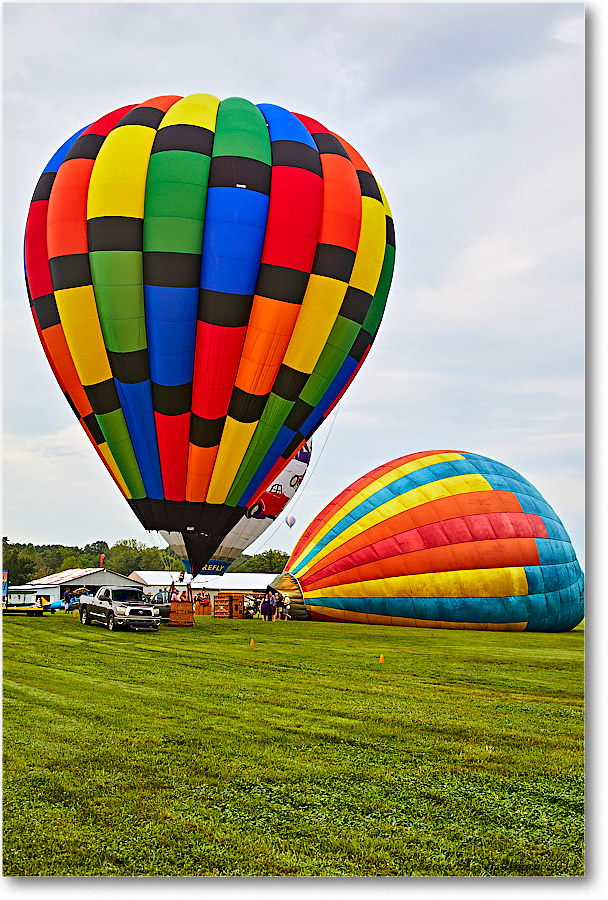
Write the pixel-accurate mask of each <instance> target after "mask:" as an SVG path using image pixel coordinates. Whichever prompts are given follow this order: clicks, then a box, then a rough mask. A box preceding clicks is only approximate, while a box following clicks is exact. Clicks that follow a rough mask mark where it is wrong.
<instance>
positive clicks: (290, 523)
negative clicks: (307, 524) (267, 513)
mask: <svg viewBox="0 0 608 900" xmlns="http://www.w3.org/2000/svg"><path fill="white" fill-rule="evenodd" d="M285 522H286V524H287V526H288V527H289V528H293V526H294V525H295V524H296V517H295V516H287V517H286V518H285Z"/></svg>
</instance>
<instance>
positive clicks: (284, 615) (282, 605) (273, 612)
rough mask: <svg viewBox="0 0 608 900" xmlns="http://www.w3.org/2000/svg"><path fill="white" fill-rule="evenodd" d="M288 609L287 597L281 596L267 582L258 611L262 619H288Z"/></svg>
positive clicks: (270, 620) (271, 620)
mask: <svg viewBox="0 0 608 900" xmlns="http://www.w3.org/2000/svg"><path fill="white" fill-rule="evenodd" d="M289 610H290V603H289V597H285V596H283V594H281V593H280V592H279V591H277V590H276V588H273V587H272V585H270V584H269V585H268V586H267V588H266V591H265V592H264V596H263V597H262V602H261V603H260V613H261V614H262V618H263V619H264V621H265V622H276V620H277V619H290V618H291V615H290V611H289Z"/></svg>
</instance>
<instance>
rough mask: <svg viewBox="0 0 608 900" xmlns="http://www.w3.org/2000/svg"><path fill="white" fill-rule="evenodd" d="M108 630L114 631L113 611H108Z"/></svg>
mask: <svg viewBox="0 0 608 900" xmlns="http://www.w3.org/2000/svg"><path fill="white" fill-rule="evenodd" d="M108 631H116V622H115V621H114V613H108Z"/></svg>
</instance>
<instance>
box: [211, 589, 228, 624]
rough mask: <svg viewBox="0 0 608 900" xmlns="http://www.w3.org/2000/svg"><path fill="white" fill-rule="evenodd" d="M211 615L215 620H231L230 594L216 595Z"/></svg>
mask: <svg viewBox="0 0 608 900" xmlns="http://www.w3.org/2000/svg"><path fill="white" fill-rule="evenodd" d="M213 615H214V616H215V618H216V619H231V618H232V597H231V595H230V594H216V597H215V600H214V601H213Z"/></svg>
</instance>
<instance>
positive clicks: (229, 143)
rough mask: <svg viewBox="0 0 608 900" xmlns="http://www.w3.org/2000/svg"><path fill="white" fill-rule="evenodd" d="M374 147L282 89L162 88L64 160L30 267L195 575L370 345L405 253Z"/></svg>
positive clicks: (67, 371)
mask: <svg viewBox="0 0 608 900" xmlns="http://www.w3.org/2000/svg"><path fill="white" fill-rule="evenodd" d="M394 250H395V241H394V230H393V223H392V218H391V213H390V209H389V206H388V203H387V201H386V197H385V196H384V193H383V192H382V189H381V188H380V186H379V184H378V182H377V181H376V179H375V177H374V175H373V174H372V172H371V170H370V169H369V167H368V166H367V164H366V163H365V161H364V160H363V159H362V157H361V156H360V155H359V154H358V153H357V152H356V151H355V150H354V149H353V148H352V147H351V146H350V145H349V144H347V143H346V141H344V140H343V139H341V138H340V137H339V136H337V135H335V134H334V133H333V132H331V131H329V130H328V129H327V128H326V127H325V126H323V125H322V124H320V123H319V122H317V121H316V120H314V119H311V118H309V117H306V116H303V115H299V114H294V113H292V112H289V111H288V110H285V109H283V108H281V107H278V106H274V105H272V104H260V105H257V106H256V105H255V104H253V103H251V102H250V101H248V100H246V99H243V98H238V97H230V98H228V99H226V100H221V101H220V100H219V99H218V98H216V97H213V96H212V95H209V94H194V95H190V96H188V97H179V96H174V95H169V96H161V97H154V98H152V99H150V100H147V101H145V102H143V103H139V104H134V105H130V106H125V107H122V108H120V109H118V110H115V111H113V112H111V113H108V114H107V115H104V116H102V117H101V118H100V119H97V120H96V121H95V122H93V123H92V124H90V125H87V126H86V127H85V128H83V129H81V130H80V131H79V132H77V133H76V134H75V135H74V136H73V137H72V138H71V139H70V140H69V141H67V142H66V143H65V144H64V145H63V146H62V147H61V148H60V150H59V151H57V152H56V153H55V154H54V156H53V157H52V159H51V161H50V162H49V164H48V165H47V167H46V168H45V170H44V172H43V174H42V176H41V178H40V180H39V183H38V185H37V187H36V191H35V192H34V196H33V198H32V202H31V206H30V210H29V215H28V222H27V227H26V235H25V271H26V281H27V284H28V292H29V296H30V303H31V307H32V313H33V316H34V320H35V323H36V327H37V330H38V333H39V336H40V339H41V341H42V344H43V347H44V350H45V353H46V355H47V358H48V359H49V362H50V364H51V367H52V369H53V371H54V373H55V376H56V378H57V380H58V382H59V384H60V386H61V388H62V390H63V392H64V394H65V396H66V398H67V399H68V402H69V403H70V405H71V406H72V408H73V409H74V411H75V412H76V414H77V415H78V417H79V420H80V421H81V424H82V425H83V427H84V428H85V430H86V432H87V434H88V436H89V438H90V440H91V441H92V443H93V444H94V446H95V449H96V450H97V452H98V454H99V455H100V457H101V459H102V460H103V462H104V464H105V466H106V468H107V469H108V471H109V472H110V473H111V475H112V477H113V478H114V480H115V482H116V483H117V485H118V487H119V489H120V490H121V491H122V493H123V495H124V496H125V498H126V499H127V500H128V502H129V503H130V505H131V507H132V509H133V511H134V512H135V514H136V515H137V516H138V518H139V519H140V521H141V522H142V524H143V525H144V527H145V528H148V529H155V530H160V529H163V530H166V531H172V532H173V531H175V532H179V533H181V534H182V535H183V538H184V542H185V546H186V547H187V550H188V555H189V557H190V559H191V563H192V569H193V571H197V570H198V568H199V567H200V565H201V564H202V563H203V562H204V561H205V559H206V558H209V556H210V554H211V553H212V552H213V550H214V549H215V547H217V546H218V544H219V543H220V542H221V540H222V538H223V537H225V536H226V534H227V533H228V532H229V531H230V530H231V529H232V528H233V527H234V526H235V525H236V523H237V522H238V521H239V520H240V519H241V517H242V516H243V515H244V514H245V510H246V509H247V508H249V507H252V506H253V505H254V504H255V503H256V502H257V501H258V500H259V499H260V497H261V496H262V495H263V494H264V493H265V492H267V491H268V489H269V487H271V486H272V484H273V483H274V481H276V478H277V476H278V475H279V473H280V472H281V471H282V470H283V469H284V467H285V465H286V463H288V462H289V461H290V460H291V459H292V458H293V457H294V455H295V454H296V453H297V452H298V451H299V449H300V448H301V446H302V444H303V442H304V441H305V440H307V439H308V438H309V437H310V436H311V435H312V433H313V432H314V431H315V430H316V428H317V427H318V426H319V425H320V424H321V423H322V422H323V420H324V418H325V417H326V416H327V414H328V413H329V411H330V409H331V408H332V406H333V405H334V404H335V402H337V399H338V398H339V396H341V394H342V393H343V391H344V390H345V389H346V387H347V386H348V384H349V383H350V382H351V381H352V378H353V377H354V375H355V374H356V372H357V371H358V369H359V367H360V366H361V364H362V362H363V360H364V359H365V357H366V355H367V353H368V351H369V349H370V347H371V344H372V343H373V340H374V338H375V335H376V332H377V330H378V327H379V324H380V321H381V318H382V313H383V310H384V306H385V304H386V299H387V296H388V290H389V287H390V281H391V277H392V271H393V266H394Z"/></svg>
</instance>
